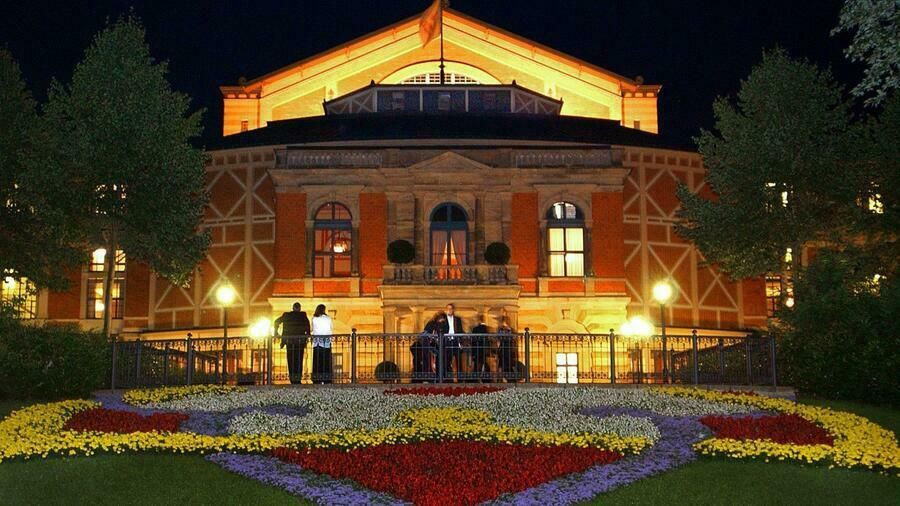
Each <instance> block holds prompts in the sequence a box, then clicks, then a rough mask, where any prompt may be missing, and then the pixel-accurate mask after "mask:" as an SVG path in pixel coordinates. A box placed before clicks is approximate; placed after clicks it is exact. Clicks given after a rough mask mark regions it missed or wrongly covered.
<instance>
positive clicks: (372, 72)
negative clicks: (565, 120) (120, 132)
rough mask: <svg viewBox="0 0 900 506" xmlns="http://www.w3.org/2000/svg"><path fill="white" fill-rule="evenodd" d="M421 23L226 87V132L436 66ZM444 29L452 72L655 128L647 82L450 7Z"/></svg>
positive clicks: (408, 22) (311, 109)
mask: <svg viewBox="0 0 900 506" xmlns="http://www.w3.org/2000/svg"><path fill="white" fill-rule="evenodd" d="M418 23H419V16H413V17H411V18H408V19H405V20H403V21H400V22H398V23H395V24H393V25H390V26H388V27H385V28H383V29H381V30H377V31H375V32H372V33H370V34H368V35H364V36H362V37H359V38H357V39H354V40H353V41H350V42H348V43H346V44H344V45H342V46H339V47H336V48H333V49H331V50H328V51H325V52H322V53H320V54H318V55H315V56H312V57H310V58H306V59H304V60H301V61H299V62H296V63H294V64H291V65H289V66H286V67H284V68H282V69H279V70H276V71H274V72H271V73H269V74H266V75H264V76H262V77H259V78H256V79H253V80H251V81H248V82H246V83H244V84H242V85H239V86H223V87H222V88H221V91H222V93H223V96H224V97H225V121H224V123H225V133H226V134H229V133H236V132H239V131H241V130H247V129H254V128H259V127H262V126H265V124H266V123H267V122H268V121H272V120H279V119H290V118H297V117H307V116H315V115H321V114H322V101H323V100H333V99H335V98H337V97H340V96H343V95H345V94H347V93H350V92H353V91H355V90H358V89H360V88H362V87H364V86H365V85H367V84H369V83H370V82H372V81H374V82H375V83H377V84H381V83H386V84H396V83H394V82H391V79H392V78H395V77H396V75H397V74H398V73H402V71H403V69H407V70H408V69H410V68H412V67H414V66H423V64H425V66H427V65H431V66H433V67H434V69H435V70H436V69H437V59H438V55H439V53H440V41H439V40H437V39H436V40H433V41H431V42H430V43H429V44H427V45H426V46H425V47H424V48H423V47H422V46H421V41H420V39H419V35H418V29H419V26H418ZM443 33H444V45H445V54H446V58H447V60H448V71H450V72H453V71H454V69H459V70H458V71H459V72H463V73H466V71H465V69H466V68H467V67H468V68H471V69H472V72H471V73H472V74H476V75H475V76H473V77H475V78H476V79H479V78H480V79H481V80H483V81H487V80H492V81H495V83H502V84H510V83H511V82H512V81H513V80H516V81H517V82H518V83H519V84H520V85H521V86H523V87H525V88H528V89H531V90H533V91H535V92H537V93H540V94H542V95H547V96H550V97H552V98H562V99H563V100H564V101H565V105H564V107H563V111H562V114H564V115H577V116H589V117H598V118H604V119H613V120H619V121H622V122H623V124H625V125H626V126H634V125H632V124H631V123H632V122H633V121H634V120H637V121H645V122H649V121H652V124H653V125H652V126H649V127H647V126H641V129H643V130H649V131H655V124H656V117H655V116H656V94H657V93H658V91H659V86H653V85H642V84H640V83H638V82H636V81H634V80H631V79H628V78H626V77H623V76H620V75H618V74H615V73H614V72H610V71H608V70H605V69H602V68H600V67H597V66H595V65H592V64H590V63H588V62H585V61H583V60H580V59H578V58H575V57H573V56H569V55H566V54H563V53H561V52H558V51H555V50H553V49H551V48H548V47H546V46H544V45H541V44H539V43H536V42H533V41H530V40H528V39H526V38H524V37H520V36H518V35H515V34H513V33H510V32H507V31H505V30H502V29H500V28H497V27H494V26H492V25H490V24H488V23H484V22H482V21H480V20H477V19H475V18H472V17H469V16H466V15H464V14H462V13H459V12H457V11H454V10H451V9H447V10H445V12H444V17H443ZM451 64H452V65H453V68H451V67H450V65H451ZM492 78H496V79H492ZM638 97H639V98H638ZM631 99H637V100H639V101H641V103H640V104H639V106H638V107H636V108H635V111H637V110H638V109H640V111H641V112H640V114H638V116H641V117H638V116H635V115H634V114H629V112H627V111H625V109H626V108H627V106H628V104H629V100H631ZM647 99H651V100H650V101H651V102H652V104H649V105H648V103H647ZM636 105H637V104H636ZM651 109H652V111H651ZM651 115H652V118H650V116H651ZM647 124H648V125H649V123H647Z"/></svg>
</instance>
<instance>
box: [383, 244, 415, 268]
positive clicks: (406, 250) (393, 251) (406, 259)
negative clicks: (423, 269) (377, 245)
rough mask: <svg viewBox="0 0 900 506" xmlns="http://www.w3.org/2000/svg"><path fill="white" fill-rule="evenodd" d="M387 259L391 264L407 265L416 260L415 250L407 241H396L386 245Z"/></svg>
mask: <svg viewBox="0 0 900 506" xmlns="http://www.w3.org/2000/svg"><path fill="white" fill-rule="evenodd" d="M387 257H388V261H389V262H391V263H394V264H408V263H410V262H412V261H413V260H414V259H415V258H416V248H415V247H413V245H412V243H410V242H409V241H407V240H404V239H398V240H396V241H392V242H391V243H390V244H388V248H387Z"/></svg>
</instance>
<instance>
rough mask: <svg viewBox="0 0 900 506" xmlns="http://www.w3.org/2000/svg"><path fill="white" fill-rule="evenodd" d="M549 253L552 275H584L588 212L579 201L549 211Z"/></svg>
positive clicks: (559, 205) (553, 207) (563, 203)
mask: <svg viewBox="0 0 900 506" xmlns="http://www.w3.org/2000/svg"><path fill="white" fill-rule="evenodd" d="M547 254H548V257H549V258H548V264H549V272H550V275H551V276H584V214H583V213H582V212H581V209H578V206H576V205H575V204H572V203H571V202H557V203H555V204H553V205H552V206H550V209H549V210H547Z"/></svg>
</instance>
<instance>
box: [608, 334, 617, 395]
mask: <svg viewBox="0 0 900 506" xmlns="http://www.w3.org/2000/svg"><path fill="white" fill-rule="evenodd" d="M609 384H610V385H615V384H616V331H615V330H613V329H609Z"/></svg>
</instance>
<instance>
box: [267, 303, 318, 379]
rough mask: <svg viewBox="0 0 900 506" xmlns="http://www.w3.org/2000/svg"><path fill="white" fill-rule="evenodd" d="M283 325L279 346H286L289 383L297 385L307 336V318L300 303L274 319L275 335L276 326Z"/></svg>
mask: <svg viewBox="0 0 900 506" xmlns="http://www.w3.org/2000/svg"><path fill="white" fill-rule="evenodd" d="M281 325H284V328H283V329H282V333H281V347H282V348H284V347H285V346H287V363H288V376H290V379H291V384H294V385H299V384H300V380H302V379H303V352H304V351H305V350H306V339H307V337H308V336H309V330H310V328H309V318H308V317H307V316H306V312H305V311H301V310H300V303H299V302H295V303H294V306H293V310H292V311H289V312H287V313H284V314H282V315H281V316H280V317H278V318H277V319H276V320H275V337H278V327H279V326H281Z"/></svg>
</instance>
